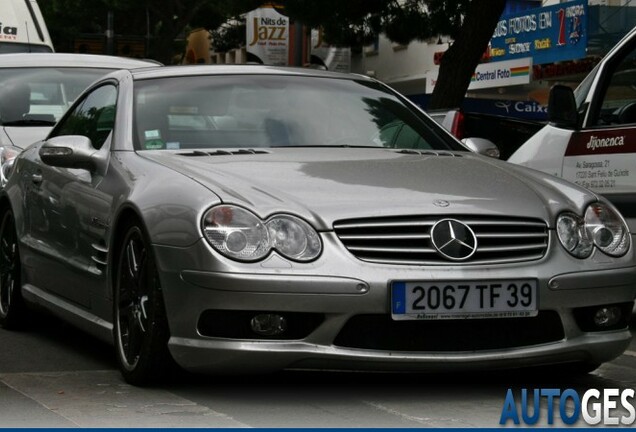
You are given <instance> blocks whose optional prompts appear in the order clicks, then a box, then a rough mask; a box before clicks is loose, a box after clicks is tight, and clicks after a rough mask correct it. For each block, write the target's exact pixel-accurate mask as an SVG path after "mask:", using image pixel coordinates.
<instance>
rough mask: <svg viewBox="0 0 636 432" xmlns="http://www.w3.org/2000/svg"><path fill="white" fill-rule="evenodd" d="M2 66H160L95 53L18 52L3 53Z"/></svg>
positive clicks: (143, 61)
mask: <svg viewBox="0 0 636 432" xmlns="http://www.w3.org/2000/svg"><path fill="white" fill-rule="evenodd" d="M0 60H1V61H0V68H22V67H91V68H109V69H111V68H112V69H136V68H143V67H149V66H158V65H160V63H159V62H156V61H154V60H140V59H133V58H127V57H115V56H107V55H95V54H64V53H29V54H25V53H18V54H1V55H0Z"/></svg>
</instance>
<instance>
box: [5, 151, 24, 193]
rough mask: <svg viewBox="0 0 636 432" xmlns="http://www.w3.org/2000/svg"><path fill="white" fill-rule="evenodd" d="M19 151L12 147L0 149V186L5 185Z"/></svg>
mask: <svg viewBox="0 0 636 432" xmlns="http://www.w3.org/2000/svg"><path fill="white" fill-rule="evenodd" d="M21 151H22V150H21V149H19V148H18V147H13V146H5V147H0V186H4V185H5V184H7V181H8V180H9V176H10V175H11V172H12V170H13V164H14V162H15V158H16V157H17V156H18V155H19V154H20V152H21Z"/></svg>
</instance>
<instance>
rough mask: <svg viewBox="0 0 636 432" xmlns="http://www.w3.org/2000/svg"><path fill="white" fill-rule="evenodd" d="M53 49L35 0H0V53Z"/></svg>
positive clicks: (49, 50) (51, 50)
mask: <svg viewBox="0 0 636 432" xmlns="http://www.w3.org/2000/svg"><path fill="white" fill-rule="evenodd" d="M53 51H54V49H53V43H52V42H51V37H50V36H49V32H48V30H47V28H46V24H45V22H44V17H43V16H42V12H41V11H40V8H39V6H38V4H37V1H36V0H2V1H0V54H5V53H19V52H53Z"/></svg>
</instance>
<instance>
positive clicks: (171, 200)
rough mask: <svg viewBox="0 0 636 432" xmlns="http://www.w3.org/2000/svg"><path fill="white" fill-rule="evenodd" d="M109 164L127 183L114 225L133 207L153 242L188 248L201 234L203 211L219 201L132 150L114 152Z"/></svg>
mask: <svg viewBox="0 0 636 432" xmlns="http://www.w3.org/2000/svg"><path fill="white" fill-rule="evenodd" d="M111 163H113V168H115V169H116V170H117V171H118V172H119V176H120V177H121V179H122V181H123V182H124V183H126V184H127V185H128V186H126V189H128V191H127V192H126V193H125V194H121V195H119V201H118V202H116V203H115V207H116V209H117V210H115V211H114V213H115V218H114V219H115V223H116V224H117V225H118V224H119V221H120V219H121V217H120V216H121V215H122V214H123V213H124V212H126V211H130V210H132V211H134V212H135V213H137V215H138V216H140V217H141V218H142V220H143V223H144V225H145V228H146V230H147V232H148V235H149V237H150V241H151V242H152V243H153V244H158V245H165V246H174V247H187V246H191V245H192V244H194V243H195V242H196V241H197V240H199V239H200V238H201V237H202V235H201V230H200V228H199V226H200V220H201V216H202V215H203V212H204V211H205V210H206V209H207V208H209V207H211V206H212V205H215V204H218V203H220V202H221V200H220V199H219V198H218V197H217V196H216V195H215V194H214V193H213V192H211V191H210V190H209V189H207V188H205V187H203V186H202V185H200V184H199V183H197V182H195V181H194V180H192V179H191V178H189V177H186V176H184V175H182V174H179V173H177V172H175V171H173V170H171V169H169V168H167V167H164V166H162V165H160V164H157V163H155V162H152V161H150V160H148V159H145V158H142V157H140V156H138V155H137V153H135V152H114V153H113V156H112V160H111ZM102 187H108V184H104V185H102ZM115 230H117V227H115ZM117 234H118V233H117V232H115V235H117Z"/></svg>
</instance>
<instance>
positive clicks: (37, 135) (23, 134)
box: [3, 126, 53, 149]
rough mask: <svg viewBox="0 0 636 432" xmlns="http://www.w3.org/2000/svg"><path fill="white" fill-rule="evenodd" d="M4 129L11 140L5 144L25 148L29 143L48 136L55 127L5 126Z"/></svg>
mask: <svg viewBox="0 0 636 432" xmlns="http://www.w3.org/2000/svg"><path fill="white" fill-rule="evenodd" d="M3 129H4V133H5V135H6V136H7V137H8V138H9V140H10V142H9V143H3V144H5V145H6V144H11V145H14V146H16V147H20V148H21V149H24V148H26V147H27V146H28V145H29V144H33V143H34V142H37V141H41V140H43V139H44V138H46V137H47V135H48V134H49V132H50V131H51V129H53V128H52V127H50V126H20V127H17V126H16V127H13V126H5V127H4V128H3Z"/></svg>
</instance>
